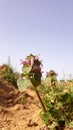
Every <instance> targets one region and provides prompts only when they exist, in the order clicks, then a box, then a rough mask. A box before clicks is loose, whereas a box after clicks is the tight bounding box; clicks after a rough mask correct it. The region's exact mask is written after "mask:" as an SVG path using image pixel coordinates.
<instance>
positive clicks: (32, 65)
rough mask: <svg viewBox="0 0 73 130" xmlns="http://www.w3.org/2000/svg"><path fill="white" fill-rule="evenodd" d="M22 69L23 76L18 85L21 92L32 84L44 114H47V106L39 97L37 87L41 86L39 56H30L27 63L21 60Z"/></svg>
mask: <svg viewBox="0 0 73 130" xmlns="http://www.w3.org/2000/svg"><path fill="white" fill-rule="evenodd" d="M21 64H23V67H22V72H23V73H22V74H21V75H20V77H19V79H18V80H17V85H18V87H19V90H20V91H24V89H25V88H27V87H29V86H30V85H31V83H32V85H33V87H34V90H35V92H36V94H37V96H38V98H39V101H40V103H41V105H42V107H43V110H44V112H46V109H45V106H44V104H43V101H42V99H41V97H40V95H39V92H38V90H37V87H38V86H39V85H41V77H42V71H41V65H42V64H41V61H40V60H39V57H38V56H34V55H32V54H30V55H29V56H27V57H26V59H25V61H24V60H21Z"/></svg>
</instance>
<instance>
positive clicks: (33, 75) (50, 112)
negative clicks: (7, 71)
mask: <svg viewBox="0 0 73 130" xmlns="http://www.w3.org/2000/svg"><path fill="white" fill-rule="evenodd" d="M21 63H22V65H23V66H22V73H21V75H20V77H19V78H18V80H17V85H18V88H19V91H21V92H22V91H24V90H25V88H27V87H29V86H30V85H31V84H32V85H33V88H34V90H35V92H36V94H37V96H38V99H39V101H40V103H41V105H42V108H43V111H41V113H40V116H41V118H42V120H43V121H44V123H45V124H46V126H47V128H48V127H49V128H50V130H54V129H55V130H64V128H65V126H68V127H73V86H69V87H68V86H65V85H64V84H62V83H61V85H56V84H57V74H56V73H55V71H53V70H51V71H50V72H49V73H47V76H46V79H47V80H46V79H45V80H46V81H47V82H48V80H49V79H50V80H49V81H50V82H51V85H50V86H49V85H47V86H46V84H45V83H46V82H45V80H44V82H43V83H42V81H41V78H42V71H41V65H42V64H41V61H40V60H39V57H37V56H34V55H32V54H30V55H29V56H27V57H26V58H25V60H21ZM38 88H39V89H38ZM40 95H41V96H40Z"/></svg>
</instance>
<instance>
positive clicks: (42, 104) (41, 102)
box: [34, 87, 46, 112]
mask: <svg viewBox="0 0 73 130" xmlns="http://www.w3.org/2000/svg"><path fill="white" fill-rule="evenodd" d="M34 89H35V92H36V94H37V96H38V99H39V101H40V104H41V106H42V108H43V110H44V112H46V108H45V106H44V103H43V101H42V99H41V97H40V95H39V92H38V90H37V88H36V87H34Z"/></svg>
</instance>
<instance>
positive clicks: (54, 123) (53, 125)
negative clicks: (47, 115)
mask: <svg viewBox="0 0 73 130" xmlns="http://www.w3.org/2000/svg"><path fill="white" fill-rule="evenodd" d="M56 126H57V122H53V123H52V125H50V130H54V129H55V127H56Z"/></svg>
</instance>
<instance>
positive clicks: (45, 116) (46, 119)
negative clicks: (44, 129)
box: [40, 111, 52, 124]
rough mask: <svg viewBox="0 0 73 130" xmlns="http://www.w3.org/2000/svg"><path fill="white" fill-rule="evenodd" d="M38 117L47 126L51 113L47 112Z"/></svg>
mask: <svg viewBox="0 0 73 130" xmlns="http://www.w3.org/2000/svg"><path fill="white" fill-rule="evenodd" d="M40 117H41V118H42V120H43V121H44V123H45V124H47V123H48V121H49V120H51V119H52V116H51V113H50V112H49V111H48V112H46V113H43V114H42V113H41V114H40Z"/></svg>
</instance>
